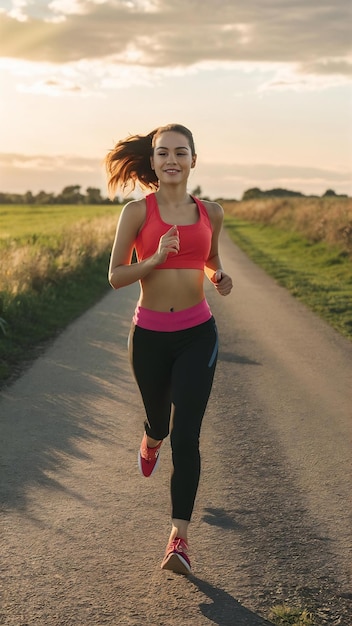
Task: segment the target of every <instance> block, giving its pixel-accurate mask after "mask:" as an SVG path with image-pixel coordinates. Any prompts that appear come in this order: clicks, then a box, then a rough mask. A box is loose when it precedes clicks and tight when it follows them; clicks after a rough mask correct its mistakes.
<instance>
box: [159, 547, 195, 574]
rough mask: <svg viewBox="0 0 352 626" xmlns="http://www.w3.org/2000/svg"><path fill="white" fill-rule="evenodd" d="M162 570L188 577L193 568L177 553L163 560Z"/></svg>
mask: <svg viewBox="0 0 352 626" xmlns="http://www.w3.org/2000/svg"><path fill="white" fill-rule="evenodd" d="M161 569H166V570H169V571H171V572H175V574H186V575H187V574H190V572H191V567H190V565H189V564H188V562H187V561H186V559H184V558H183V557H182V556H181V555H180V554H176V552H174V553H173V554H169V556H168V557H166V558H165V559H164V560H163V562H162V564H161Z"/></svg>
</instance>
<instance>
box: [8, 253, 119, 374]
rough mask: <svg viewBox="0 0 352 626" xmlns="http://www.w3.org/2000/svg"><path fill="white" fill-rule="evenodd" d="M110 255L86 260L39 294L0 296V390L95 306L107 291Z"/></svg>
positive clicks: (33, 292) (30, 291)
mask: <svg viewBox="0 0 352 626" xmlns="http://www.w3.org/2000/svg"><path fill="white" fill-rule="evenodd" d="M108 260H109V253H105V254H102V255H100V256H99V257H96V258H95V259H94V260H93V259H92V260H89V259H86V260H85V263H84V264H83V265H81V266H80V267H77V268H76V269H75V270H74V271H73V272H71V273H70V274H67V275H64V276H62V278H61V279H59V280H56V281H55V283H50V282H48V283H47V284H45V286H44V287H43V288H42V289H41V291H40V292H36V291H33V290H28V291H24V292H21V293H18V294H17V295H15V296H11V295H10V294H6V292H5V293H2V299H1V303H0V304H1V309H2V311H3V314H2V315H3V322H4V320H5V319H6V320H11V323H8V322H6V323H3V327H2V329H0V355H1V356H0V386H1V384H2V383H5V382H6V381H8V382H11V380H12V379H13V378H15V377H16V376H17V374H18V373H20V371H21V370H22V369H23V367H24V364H25V363H26V362H28V361H31V360H32V359H33V358H34V357H36V356H37V354H38V353H39V352H38V349H40V346H41V345H43V343H44V342H46V341H48V340H49V339H52V338H53V337H55V336H56V335H57V334H58V333H59V332H60V331H62V330H63V329H64V328H65V327H66V326H67V325H68V324H69V323H70V322H72V321H73V320H74V319H75V318H76V317H78V316H79V315H81V314H82V313H84V311H86V310H87V309H88V308H89V307H91V306H92V305H93V304H95V303H96V302H97V301H98V300H99V298H100V297H101V296H103V295H104V293H106V292H107V291H108V289H109V286H108V282H107V266H108Z"/></svg>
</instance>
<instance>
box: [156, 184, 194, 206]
mask: <svg viewBox="0 0 352 626" xmlns="http://www.w3.org/2000/svg"><path fill="white" fill-rule="evenodd" d="M156 196H157V198H158V201H159V202H160V203H162V204H168V205H175V206H177V205H180V204H189V203H190V201H191V198H190V195H189V193H188V192H187V188H186V187H185V186H184V185H182V186H180V187H179V186H177V185H175V186H171V185H170V186H168V187H167V188H166V187H160V188H159V189H158V191H157V192H156Z"/></svg>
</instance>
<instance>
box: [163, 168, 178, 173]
mask: <svg viewBox="0 0 352 626" xmlns="http://www.w3.org/2000/svg"><path fill="white" fill-rule="evenodd" d="M164 172H165V174H178V173H179V172H180V170H176V169H175V168H171V167H170V168H169V169H167V170H164Z"/></svg>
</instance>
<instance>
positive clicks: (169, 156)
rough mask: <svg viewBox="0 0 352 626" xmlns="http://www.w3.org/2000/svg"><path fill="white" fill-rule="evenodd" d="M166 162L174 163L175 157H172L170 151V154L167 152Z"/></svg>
mask: <svg viewBox="0 0 352 626" xmlns="http://www.w3.org/2000/svg"><path fill="white" fill-rule="evenodd" d="M166 162H167V163H176V158H175V157H174V155H173V154H171V153H170V154H168V157H167V159H166Z"/></svg>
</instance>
